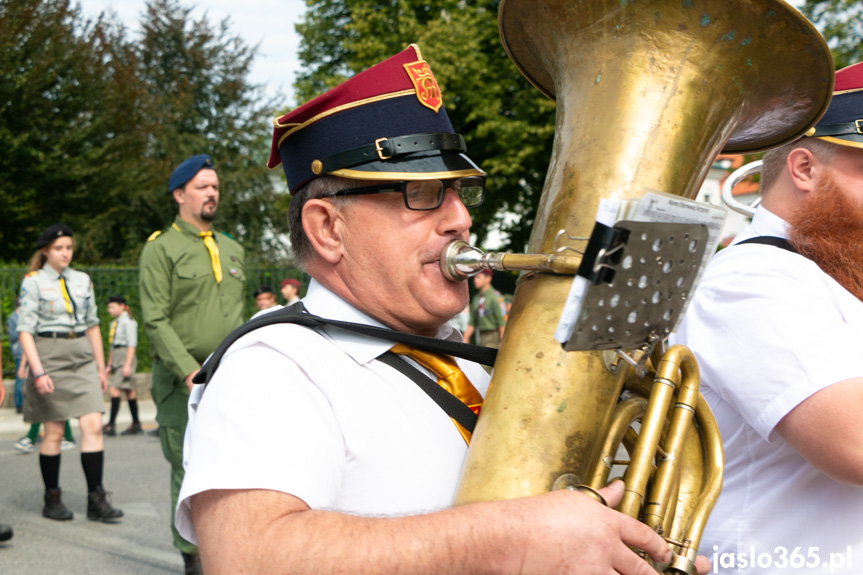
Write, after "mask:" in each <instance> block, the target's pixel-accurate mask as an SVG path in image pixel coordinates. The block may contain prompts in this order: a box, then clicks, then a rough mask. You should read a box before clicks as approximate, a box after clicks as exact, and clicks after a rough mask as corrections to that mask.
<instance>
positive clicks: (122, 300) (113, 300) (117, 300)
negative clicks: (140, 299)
mask: <svg viewBox="0 0 863 575" xmlns="http://www.w3.org/2000/svg"><path fill="white" fill-rule="evenodd" d="M108 303H119V304H122V305H126V298H124V297H123V296H121V295H112V296H111V297H109V298H108Z"/></svg>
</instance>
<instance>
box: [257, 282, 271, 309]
mask: <svg viewBox="0 0 863 575" xmlns="http://www.w3.org/2000/svg"><path fill="white" fill-rule="evenodd" d="M252 295H254V297H255V305H257V306H258V310H265V309H270V308H271V307H273V306H275V305H276V294H275V292H274V291H273V288H271V287H270V286H261V287H259V288H258V289H256V290H255V293H254V294H252Z"/></svg>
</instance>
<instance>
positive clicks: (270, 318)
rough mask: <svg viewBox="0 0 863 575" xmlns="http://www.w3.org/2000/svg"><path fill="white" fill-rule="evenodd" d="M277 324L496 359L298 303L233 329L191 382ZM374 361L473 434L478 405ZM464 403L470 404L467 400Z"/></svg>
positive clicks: (404, 368)
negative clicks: (246, 339) (334, 316)
mask: <svg viewBox="0 0 863 575" xmlns="http://www.w3.org/2000/svg"><path fill="white" fill-rule="evenodd" d="M280 323H295V324H299V325H302V326H304V327H308V328H316V327H324V326H332V327H337V328H340V329H343V330H346V331H350V332H354V333H359V334H362V335H365V336H367V337H373V338H376V339H383V340H386V341H395V342H398V343H401V344H405V345H406V346H409V347H412V348H415V349H417V350H423V351H428V352H432V353H434V354H444V355H451V356H455V357H460V358H462V359H467V360H469V361H474V362H476V363H481V364H483V365H494V359H495V357H496V356H497V350H496V349H492V348H488V347H482V346H478V345H471V344H467V343H461V342H455V341H447V340H441V339H435V338H432V337H425V336H421V335H414V334H410V333H402V332H400V331H394V330H391V329H386V328H380V327H374V326H370V325H364V324H359V323H352V322H346V321H338V320H332V319H326V318H322V317H318V316H316V315H312V314H310V313H309V312H308V311H306V309H305V308H304V307H303V304H302V302H297V303H295V304H293V305H291V306H288V307H285V308H282V309H280V310H278V311H274V312H270V313H266V314H263V315H261V316H259V317H256V318H254V319H252V320H250V321H247V322H246V323H244V324H243V325H241V326H240V327H238V328H237V329H235V330H234V331H233V332H232V333H231V334H230V335H228V337H226V338H225V340H224V341H222V343H221V344H219V347H218V348H217V349H216V351H214V352H213V355H211V356H210V357H209V358H208V359H207V361H206V362H205V363H204V365H203V366H202V367H201V370H200V371H199V372H198V374H197V375H196V376H195V378H194V382H195V383H204V384H206V383H209V382H210V380H211V379H212V378H213V374H214V373H215V372H216V370H217V369H218V367H219V364H220V363H221V361H222V357H223V356H224V355H225V352H226V351H227V350H228V348H229V347H230V346H231V345H233V343H234V342H235V341H237V340H238V339H240V338H241V337H242V336H244V335H246V334H247V333H250V332H252V331H254V330H256V329H259V328H262V327H265V326H268V325H276V324H280ZM378 361H381V362H382V363H385V364H387V365H389V366H390V367H393V368H395V369H398V370H399V371H400V372H401V373H403V374H404V375H406V376H407V377H409V378H411V379H412V380H413V381H414V382H415V383H416V384H417V385H418V386H419V387H420V388H421V389H422V390H423V391H424V392H425V393H426V394H427V395H429V397H431V398H432V399H433V400H434V401H435V403H437V404H438V405H439V406H440V407H441V408H442V409H443V410H444V411H445V412H446V414H447V415H449V416H450V417H451V418H452V419H453V420H455V422H456V423H458V424H459V425H461V426H462V427H463V428H464V429H465V431H466V432H468V433H472V432H473V428H474V426H475V425H476V418H477V412H478V411H479V406H475V408H476V411H474V409H473V408H471V407H469V406H468V405H466V404H465V403H463V402H462V400H461V399H459V398H456V397H455V396H454V395H452V394H451V393H450V392H449V391H448V390H447V389H445V388H444V387H441V386H440V385H438V384H437V382H435V381H433V380H432V379H431V378H429V377H428V376H426V375H424V374H423V373H422V372H421V371H419V370H418V369H416V368H415V367H413V366H412V365H410V364H409V363H407V362H406V361H404V360H400V359H399V358H398V357H396V356H395V354H394V353H392V352H390V351H388V352H386V353H384V354H383V355H381V356H380V357H379V358H378ZM429 382H431V385H428V383H429ZM468 400H469V401H471V400H470V399H468ZM462 436H463V437H464V434H462ZM465 440H466V441H467V440H468V438H465Z"/></svg>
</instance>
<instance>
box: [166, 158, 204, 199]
mask: <svg viewBox="0 0 863 575" xmlns="http://www.w3.org/2000/svg"><path fill="white" fill-rule="evenodd" d="M204 168H207V169H210V170H212V169H214V168H213V160H211V159H210V156H208V155H207V154H199V155H197V156H192V157H191V158H189V159H188V160H186V161H184V162H183V163H182V164H180V165H179V166H177V168H176V169H175V170H174V172H173V173H172V174H171V177H170V178H168V191H169V192H173V191H174V190H176V189H177V188H182V187H183V186H184V185H186V182H188V181H189V180H191V179H192V178H194V177H195V174H197V173H198V172H200V171H201V170H203V169H204Z"/></svg>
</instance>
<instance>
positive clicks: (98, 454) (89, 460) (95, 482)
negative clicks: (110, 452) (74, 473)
mask: <svg viewBox="0 0 863 575" xmlns="http://www.w3.org/2000/svg"><path fill="white" fill-rule="evenodd" d="M104 463H105V452H104V451H90V452H88V453H83V452H82V453H81V466H82V467H83V468H84V477H86V478H87V491H96V490H97V489H98V488H100V487H102V467H103V466H104Z"/></svg>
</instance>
